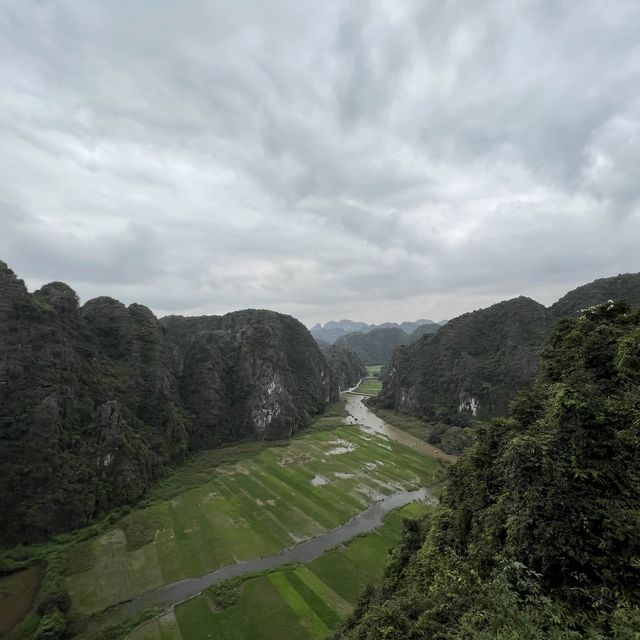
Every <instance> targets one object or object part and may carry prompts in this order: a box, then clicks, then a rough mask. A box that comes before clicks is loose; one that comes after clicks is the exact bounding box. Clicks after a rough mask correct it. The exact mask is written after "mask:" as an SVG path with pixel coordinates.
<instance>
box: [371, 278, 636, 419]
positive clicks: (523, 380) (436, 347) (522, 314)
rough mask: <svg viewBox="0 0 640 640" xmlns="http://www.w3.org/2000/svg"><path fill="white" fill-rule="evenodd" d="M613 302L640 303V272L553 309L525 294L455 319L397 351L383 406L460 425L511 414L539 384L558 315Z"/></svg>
mask: <svg viewBox="0 0 640 640" xmlns="http://www.w3.org/2000/svg"><path fill="white" fill-rule="evenodd" d="M608 300H614V301H616V300H626V301H627V302H629V303H631V304H640V274H638V273H635V274H634V273H628V274H623V275H619V276H615V277H613V278H602V279H600V280H596V281H594V282H592V283H590V284H587V285H584V286H582V287H578V288H577V289H575V290H573V291H570V292H569V293H567V294H566V295H565V296H563V297H562V298H561V299H560V300H558V302H556V303H555V304H554V305H552V306H551V307H550V308H549V309H545V308H544V307H543V306H542V305H540V304H538V303H537V302H534V301H533V300H531V299H529V298H523V297H520V298H516V299H514V300H508V301H506V302H501V303H499V304H496V305H493V306H491V307H489V308H487V309H482V310H480V311H474V312H473V313H467V314H464V315H462V316H460V317H458V318H455V319H453V320H451V321H449V322H448V323H447V324H446V325H445V326H444V327H443V328H442V329H440V330H439V331H438V332H437V333H436V334H435V335H431V336H430V335H426V336H424V337H422V338H421V339H418V340H417V341H413V344H410V345H408V346H403V347H400V348H399V349H397V350H396V351H395V352H394V356H393V358H392V359H391V362H390V363H389V364H388V365H387V366H386V367H385V375H384V376H383V377H384V388H383V390H382V392H381V394H380V396H379V400H378V406H380V407H382V408H385V409H395V410H397V411H402V412H406V413H410V414H413V415H416V416H418V417H421V418H423V419H425V420H427V421H429V422H432V423H441V424H452V425H455V426H458V427H465V426H467V425H470V424H472V423H473V422H474V421H475V420H484V419H488V418H491V417H495V416H500V415H505V414H506V411H507V408H508V405H509V402H510V401H511V400H512V399H513V397H514V396H515V394H516V393H517V392H518V391H520V390H522V389H525V388H527V387H529V386H530V385H531V384H532V383H533V381H534V379H535V375H536V372H537V368H538V357H539V353H540V351H541V349H543V348H544V347H545V346H546V345H547V344H548V339H549V335H550V333H551V331H552V329H553V327H554V326H555V324H556V323H557V322H558V320H559V319H561V318H562V317H575V316H576V315H579V313H580V311H581V310H582V309H585V308H587V307H590V306H593V305H596V304H601V303H604V302H607V301H608ZM416 335H417V334H416ZM412 338H413V336H412Z"/></svg>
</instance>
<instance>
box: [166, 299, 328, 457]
mask: <svg viewBox="0 0 640 640" xmlns="http://www.w3.org/2000/svg"><path fill="white" fill-rule="evenodd" d="M162 325H163V326H164V328H165V330H166V334H167V338H168V342H169V344H170V345H171V347H172V352H173V357H174V361H175V369H176V371H178V372H179V373H178V376H179V389H180V398H181V402H182V406H184V408H185V410H186V411H187V414H188V417H189V420H190V423H191V424H192V425H193V435H194V438H196V440H197V441H198V443H199V444H201V445H207V446H209V445H216V444H219V443H221V442H224V441H229V440H230V439H237V438H238V437H258V438H266V439H273V438H286V437H288V436H290V435H292V434H293V433H295V432H296V431H298V430H299V429H300V427H301V426H304V425H305V424H306V423H307V421H308V419H309V416H311V415H312V414H314V413H318V412H319V411H321V410H322V408H323V407H324V405H325V404H326V403H327V402H329V401H330V400H331V399H332V387H331V377H330V370H329V367H328V365H327V362H326V361H325V359H324V358H323V356H322V354H321V353H320V350H319V349H318V346H317V345H316V343H315V341H314V340H313V338H312V337H311V335H310V334H309V332H308V331H307V329H306V328H305V327H304V325H303V324H301V323H300V322H298V321H297V320H295V319H294V318H292V317H290V316H286V315H283V314H279V313H275V312H273V311H258V310H247V311H237V312H234V313H229V314H227V315H225V316H203V317H196V318H183V317H179V316H171V317H167V318H164V319H163V320H162Z"/></svg>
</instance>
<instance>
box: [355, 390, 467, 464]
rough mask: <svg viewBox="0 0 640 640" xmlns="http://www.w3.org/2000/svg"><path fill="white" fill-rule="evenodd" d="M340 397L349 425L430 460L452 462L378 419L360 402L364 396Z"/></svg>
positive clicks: (446, 455) (422, 442) (413, 437)
mask: <svg viewBox="0 0 640 640" xmlns="http://www.w3.org/2000/svg"><path fill="white" fill-rule="evenodd" d="M342 397H343V398H344V399H345V401H346V407H347V411H348V412H349V414H350V415H349V417H348V418H347V419H346V421H347V423H349V424H360V425H362V426H363V427H364V428H365V429H370V430H371V431H375V432H376V433H381V434H383V435H385V436H387V437H388V438H390V439H391V440H394V441H395V442H399V443H400V444H403V445H405V446H407V447H411V448H412V449H415V450H416V451H418V452H419V453H422V454H423V455H425V456H429V457H430V458H440V459H441V460H448V461H454V460H456V457H455V456H451V455H449V454H448V453H445V452H444V451H442V450H441V449H438V448H437V447H434V446H433V445H430V444H429V443H428V442H425V441H424V440H421V439H420V438H416V437H415V436H412V435H411V434H410V433H407V432H406V431H403V430H402V429H398V428H397V427H394V426H392V425H390V424H389V423H388V422H385V421H384V420H383V419H382V418H379V417H378V416H377V415H376V414H375V413H373V411H370V410H369V409H368V408H367V406H366V405H365V404H364V403H363V402H362V401H363V400H364V398H365V396H361V395H359V394H357V393H350V392H345V393H343V394H342Z"/></svg>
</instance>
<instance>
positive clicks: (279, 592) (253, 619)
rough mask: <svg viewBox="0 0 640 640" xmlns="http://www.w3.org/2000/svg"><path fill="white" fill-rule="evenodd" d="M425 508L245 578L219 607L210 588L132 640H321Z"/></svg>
mask: <svg viewBox="0 0 640 640" xmlns="http://www.w3.org/2000/svg"><path fill="white" fill-rule="evenodd" d="M426 508H427V507H425V506H423V505H421V504H418V503H414V504H410V505H407V506H406V507H403V508H402V509H399V510H398V511H394V512H392V513H390V514H389V515H388V516H387V517H386V519H385V522H384V524H383V526H382V527H380V528H379V529H378V530H376V531H374V532H372V533H370V534H367V535H365V536H360V537H358V538H355V539H354V540H352V541H351V542H350V543H349V544H347V545H344V546H340V547H337V548H336V549H333V550H331V551H329V552H327V553H325V554H324V555H322V556H321V557H320V558H318V559H316V560H314V561H312V562H310V563H308V564H305V565H296V566H288V567H284V568H282V569H279V570H277V571H273V572H270V573H266V574H261V575H258V576H253V577H249V578H247V579H246V580H244V581H242V582H240V583H239V584H238V586H237V587H235V589H236V590H237V594H236V597H235V598H234V600H233V601H232V602H231V603H230V604H229V605H228V606H222V607H221V606H220V604H219V602H218V601H217V599H216V598H215V597H214V595H213V594H211V593H208V592H205V593H203V594H202V595H200V596H197V597H195V598H192V599H191V600H188V601H187V602H184V603H182V604H180V605H177V606H176V607H175V610H174V611H172V612H171V613H169V614H165V615H164V616H162V617H160V618H158V619H156V620H154V621H152V622H151V623H147V624H146V625H144V626H143V627H140V628H139V629H137V630H136V631H135V632H133V633H132V634H131V636H130V638H131V640H180V639H183V640H184V639H187V638H188V639H189V640H209V639H210V638H215V639H216V640H245V639H247V638H251V639H252V640H271V639H272V638H273V637H274V636H273V630H274V629H276V628H277V629H278V637H282V638H287V639H288V640H320V639H322V638H327V637H328V636H329V635H331V633H332V631H333V630H334V629H335V628H336V626H337V625H338V623H339V622H340V620H341V619H342V618H343V617H344V616H345V615H347V614H348V613H349V612H351V611H352V609H353V606H354V605H355V603H356V601H357V599H358V596H359V594H360V592H361V591H362V589H363V587H364V586H365V585H367V584H371V583H376V582H378V581H379V580H380V579H381V577H382V572H383V570H384V564H385V561H386V556H387V551H388V550H389V548H390V547H392V546H394V545H395V544H397V543H398V542H399V540H400V533H401V529H402V520H403V518H404V517H416V516H418V515H420V514H422V513H424V511H425V510H426Z"/></svg>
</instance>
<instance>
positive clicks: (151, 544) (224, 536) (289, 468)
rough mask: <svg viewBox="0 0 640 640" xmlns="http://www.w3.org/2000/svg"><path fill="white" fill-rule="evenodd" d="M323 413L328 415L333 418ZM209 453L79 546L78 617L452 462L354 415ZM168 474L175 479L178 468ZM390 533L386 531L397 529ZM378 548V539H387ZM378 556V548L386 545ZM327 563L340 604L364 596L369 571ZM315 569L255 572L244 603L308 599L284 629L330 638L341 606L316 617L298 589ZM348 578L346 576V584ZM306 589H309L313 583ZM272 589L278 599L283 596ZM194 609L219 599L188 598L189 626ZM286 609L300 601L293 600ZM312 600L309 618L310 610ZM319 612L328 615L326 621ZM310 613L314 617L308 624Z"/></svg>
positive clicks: (73, 590) (286, 538) (253, 553)
mask: <svg viewBox="0 0 640 640" xmlns="http://www.w3.org/2000/svg"><path fill="white" fill-rule="evenodd" d="M324 420H327V418H325V419H324ZM334 420H335V419H334ZM319 422H320V424H322V419H321V420H320V421H319ZM230 449H232V448H230ZM227 457H233V456H229V455H228V456H227ZM203 461H204V462H203ZM205 462H206V458H204V459H200V460H199V461H198V462H197V476H198V483H199V484H198V485H197V486H194V487H193V488H190V489H186V490H184V491H181V492H180V493H178V494H177V495H175V496H172V497H170V498H166V499H158V500H156V501H155V502H153V503H152V504H151V505H150V506H148V507H147V508H145V509H138V510H136V511H133V512H132V513H131V514H130V515H129V516H127V518H125V520H124V521H122V522H121V523H120V526H115V527H114V528H112V529H110V530H108V531H107V532H106V533H104V534H103V535H101V536H99V537H96V538H93V539H90V540H88V541H86V542H83V543H81V544H78V545H75V546H73V547H72V548H70V549H69V552H68V556H69V563H68V567H69V568H68V575H67V578H66V584H67V588H68V590H69V592H70V595H71V600H72V608H71V615H72V617H73V618H76V619H80V618H85V617H87V616H90V615H93V614H96V613H98V612H100V611H103V610H104V609H106V608H107V607H109V606H111V605H113V604H115V603H118V602H122V601H124V600H127V599H130V598H133V597H135V596H136V595H139V594H141V593H144V592H146V591H149V590H151V589H154V588H156V587H159V586H162V585H164V584H168V583H171V582H174V581H177V580H180V579H182V578H186V577H190V576H200V575H203V574H205V573H208V572H210V571H212V570H215V569H217V568H220V567H223V566H226V565H229V564H233V563H235V562H237V561H239V560H248V559H251V558H256V557H260V556H269V555H273V554H274V553H277V552H278V551H280V550H282V549H284V548H286V547H289V546H291V545H293V544H295V543H297V542H299V541H301V540H303V539H306V538H309V537H312V536H315V535H318V534H319V533H322V532H325V531H327V530H330V529H332V528H335V527H337V526H339V525H341V524H344V523H345V522H347V521H348V520H350V519H351V518H353V517H354V516H355V515H357V514H358V513H360V512H361V511H363V510H364V509H366V508H367V506H369V505H370V504H371V503H373V502H375V501H376V500H378V499H380V498H382V497H384V496H386V495H390V494H393V493H396V492H398V491H402V490H406V489H413V488H417V487H420V486H425V485H429V484H433V483H434V482H436V480H437V478H438V477H439V471H440V464H439V463H438V462H437V461H436V460H432V459H429V458H425V457H424V456H423V455H420V454H419V453H417V452H415V451H412V450H411V449H410V448H408V447H404V446H402V445H399V444H397V443H395V442H392V441H390V440H389V439H388V438H386V437H384V436H381V435H379V434H376V433H373V432H370V431H367V430H363V429H362V428H360V427H359V426H351V425H349V426H347V425H342V426H338V427H336V428H332V429H312V430H311V431H309V432H308V433H306V434H305V435H303V436H301V437H298V438H295V439H293V440H291V441H289V442H288V443H287V445H286V446H273V447H263V448H261V449H259V450H257V451H254V452H253V453H252V454H251V455H247V456H242V455H240V456H238V459H237V460H236V461H234V462H227V463H224V464H216V465H214V466H212V467H211V468H207V467H206V464H205ZM194 464H195V463H194ZM188 472H189V469H188V468H187V469H186V470H182V471H181V472H180V474H182V475H181V476H178V478H180V477H182V476H184V475H185V474H187V475H188ZM164 484H165V486H170V485H171V478H169V479H168V480H167V481H166V482H165V483H164ZM177 484H178V485H179V484H180V481H177ZM389 526H390V527H393V526H395V527H396V529H397V527H398V526H399V525H398V523H397V522H396V524H395V525H389ZM380 535H381V541H382V540H388V539H385V538H384V537H383V536H382V534H380ZM385 535H386V534H385ZM353 544H354V545H355V546H353V548H352V545H350V546H349V549H351V551H350V552H349V553H350V554H352V555H354V557H355V555H357V554H358V553H360V554H365V555H366V553H369V552H368V551H367V552H366V553H365V550H364V549H361V550H360V551H358V549H359V545H358V542H357V541H356V542H354V543H353ZM380 544H382V542H380ZM384 544H387V543H386V542H385V543H384ZM371 549H375V545H374V547H371ZM344 553H346V551H345V552H344ZM327 555H328V554H327ZM374 555H376V557H377V553H376V554H374ZM382 555H383V556H384V553H383V554H382ZM345 557H347V558H348V557H349V555H348V554H347V555H346V556H345ZM376 561H377V560H376ZM315 562H317V564H316V565H315V566H316V568H317V571H316V569H314V568H308V570H309V571H311V572H312V573H313V574H314V575H317V577H318V580H320V581H322V582H324V583H325V584H326V585H327V589H331V590H332V591H334V592H335V593H336V594H337V595H338V596H339V598H336V599H335V603H334V601H333V600H330V601H329V602H331V603H334V604H335V611H341V607H342V608H345V607H346V606H347V605H346V604H344V603H349V604H352V603H353V600H354V598H355V595H356V594H355V586H352V587H349V584H352V585H355V584H356V583H357V586H358V588H359V585H360V584H361V583H360V579H359V578H358V579H357V580H356V579H354V578H353V577H352V578H349V575H350V573H349V571H347V572H346V573H345V574H343V575H342V576H341V577H339V579H338V578H333V579H332V578H331V577H330V575H329V574H330V573H331V572H332V571H333V572H336V571H337V570H338V569H337V568H336V567H333V568H332V567H331V562H330V561H326V560H324V556H323V558H320V559H319V560H318V561H315ZM327 562H328V564H327ZM341 562H342V560H341ZM353 562H355V560H353ZM344 563H345V564H344V566H345V567H348V566H355V565H353V564H351V565H350V564H349V563H347V562H346V560H345V561H344ZM311 564H312V565H313V564H314V563H311ZM337 564H338V565H340V562H339V563H337ZM341 566H342V565H341ZM364 566H365V568H364V569H362V571H365V572H366V571H367V569H366V563H365V565H364ZM376 566H377V565H376ZM321 567H324V569H322V568H321ZM376 570H378V569H376ZM292 571H293V570H292ZM305 571H306V570H305ZM305 571H303V570H302V569H300V570H298V569H296V570H295V571H293V572H292V573H291V572H288V571H284V572H276V574H277V575H279V577H272V575H269V576H262V577H259V578H256V582H255V583H254V582H251V581H250V582H247V583H245V584H244V586H243V589H242V595H241V602H240V604H241V603H242V599H245V600H246V601H247V602H249V601H250V600H251V599H256V605H255V606H256V607H264V609H265V613H266V612H267V611H268V610H270V609H272V608H273V607H274V606H275V604H274V603H280V602H281V601H282V602H287V603H289V604H291V603H292V602H297V606H298V607H299V609H298V610H297V613H296V616H293V614H291V613H288V616H289V618H288V619H290V622H291V626H292V629H293V628H294V627H295V629H298V631H296V632H295V633H297V634H298V635H295V634H294V635H291V636H289V634H288V631H287V627H286V624H288V623H285V622H284V621H283V622H282V626H281V627H280V629H281V631H282V633H281V637H324V636H322V635H320V634H321V633H324V629H325V627H326V628H329V627H330V624H329V622H330V621H331V620H332V619H333V618H331V615H330V614H328V613H327V614H326V615H325V614H322V615H316V614H317V612H316V614H314V616H315V617H314V616H312V615H311V614H310V613H308V611H307V606H310V607H311V609H312V610H314V611H315V609H314V608H313V606H311V604H309V602H308V601H307V599H305V597H303V598H302V600H303V601H304V603H307V604H304V603H303V602H302V601H300V600H299V598H298V597H297V596H294V595H293V594H294V592H297V591H296V589H298V587H299V585H300V584H306V585H307V588H309V589H311V591H313V589H312V588H311V587H309V585H308V584H307V582H308V581H309V580H313V578H310V577H309V574H308V573H305ZM318 572H319V573H318ZM274 575H275V574H274ZM323 575H324V577H323ZM355 575H359V574H355ZM305 577H306V579H307V582H305V580H304V578H305ZM292 582H293V583H294V586H291V584H292ZM342 582H344V585H345V586H340V584H341V583H342ZM313 584H314V585H315V587H316V588H317V589H320V590H322V589H323V588H324V587H322V585H321V584H320V582H317V581H316V582H314V583H313ZM296 585H297V586H296ZM300 590H302V591H304V593H305V594H307V595H308V593H307V591H305V590H304V588H303V587H300V588H299V589H298V591H300ZM260 593H264V597H263V598H262V599H260V598H257V596H258V594H260ZM327 593H329V592H328V591H327ZM269 594H270V595H269ZM287 594H288V595H287ZM332 597H333V596H332ZM269 598H271V599H272V600H273V602H271V604H270V603H269ZM287 598H289V600H287ZM309 598H311V596H309ZM289 604H287V605H286V606H289ZM334 604H331V607H334ZM278 606H283V605H281V604H278ZM192 608H193V609H198V608H200V609H201V610H202V611H203V612H206V611H210V609H211V607H210V606H209V604H208V603H207V600H206V599H205V598H203V599H201V600H198V599H196V601H194V602H192V603H190V604H189V605H185V606H184V608H182V609H181V608H180V607H178V609H177V620H178V623H179V625H180V626H181V628H182V625H183V624H184V625H186V626H185V629H187V628H188V627H189V622H188V619H189V617H193V616H194V615H196V614H195V613H194V614H188V615H187V613H186V612H187V611H190V610H191V609H192ZM242 609H244V607H239V608H233V607H232V608H229V610H228V611H227V612H225V614H224V615H221V616H220V617H219V618H216V620H219V622H218V623H216V624H219V625H220V626H221V628H222V627H224V625H226V624H228V625H231V626H233V624H236V623H233V624H232V623H231V622H225V620H227V619H229V620H231V618H232V617H233V616H234V615H236V616H239V617H242V616H241V614H240V613H238V612H239V611H241V610H242ZM284 610H286V611H287V612H289V610H290V607H289V609H284ZM305 611H306V612H307V613H306V614H305V615H307V618H305V617H304V615H302V614H303V612H305ZM203 615H204V613H203ZM323 616H324V617H323ZM327 616H328V617H327ZM316 618H317V619H319V620H321V621H323V623H322V624H323V625H324V626H322V625H320V623H318V621H317V619H316ZM301 619H304V620H306V622H304V624H302V623H300V620H301ZM171 620H172V619H171V616H168V617H166V619H161V620H159V621H157V622H156V623H155V625H156V627H157V634H159V635H156V636H152V637H158V638H164V637H167V638H169V637H173V636H172V635H167V634H170V633H173V632H170V631H169V630H168V629H171V628H172V624H173V623H172V622H171ZM301 624H302V627H301V628H302V629H303V630H304V629H307V630H311V631H309V633H313V634H315V635H311V636H305V635H300V633H302V632H301V631H300V630H299V628H300V625H301ZM173 626H175V625H173ZM292 633H293V631H292ZM163 634H164V635H163ZM183 637H184V638H189V639H191V638H196V637H200V636H198V635H197V634H196V632H195V631H193V630H189V632H188V633H186V634H185V633H184V632H183ZM202 637H204V636H202ZM213 637H218V636H213ZM220 637H227V636H224V635H221V636H220ZM228 637H260V636H258V635H255V636H228Z"/></svg>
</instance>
